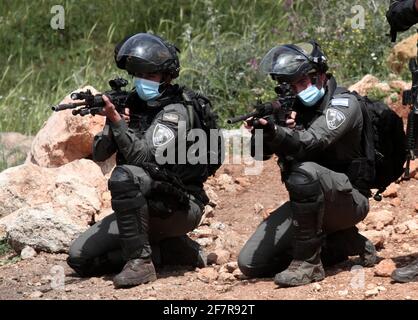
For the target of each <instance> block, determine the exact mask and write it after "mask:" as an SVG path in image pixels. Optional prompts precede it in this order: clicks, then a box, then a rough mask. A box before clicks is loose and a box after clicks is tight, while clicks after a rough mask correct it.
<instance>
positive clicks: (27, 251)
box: [20, 246, 36, 260]
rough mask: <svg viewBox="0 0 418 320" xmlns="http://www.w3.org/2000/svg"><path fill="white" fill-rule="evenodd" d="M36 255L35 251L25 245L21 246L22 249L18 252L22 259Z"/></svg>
mask: <svg viewBox="0 0 418 320" xmlns="http://www.w3.org/2000/svg"><path fill="white" fill-rule="evenodd" d="M35 256H36V251H35V250H34V249H33V248H32V247H29V246H26V247H24V248H23V250H22V251H21V252H20V257H21V258H22V260H28V259H32V258H34V257H35Z"/></svg>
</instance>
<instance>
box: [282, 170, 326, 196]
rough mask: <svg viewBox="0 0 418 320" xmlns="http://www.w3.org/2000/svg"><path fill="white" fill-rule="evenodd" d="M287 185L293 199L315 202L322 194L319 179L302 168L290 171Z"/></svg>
mask: <svg viewBox="0 0 418 320" xmlns="http://www.w3.org/2000/svg"><path fill="white" fill-rule="evenodd" d="M285 185H286V188H287V190H288V191H289V196H290V200H291V201H295V202H301V203H304V202H315V201H317V199H318V198H319V197H320V196H321V195H322V189H321V184H320V183H319V180H318V179H317V178H315V177H313V176H312V174H310V173H309V172H307V171H305V170H303V169H300V168H298V169H296V170H294V171H293V172H291V173H290V175H289V177H288V178H287V180H286V181H285Z"/></svg>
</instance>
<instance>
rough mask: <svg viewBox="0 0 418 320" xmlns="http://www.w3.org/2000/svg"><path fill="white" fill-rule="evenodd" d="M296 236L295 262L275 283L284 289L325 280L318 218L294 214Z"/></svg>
mask: <svg viewBox="0 0 418 320" xmlns="http://www.w3.org/2000/svg"><path fill="white" fill-rule="evenodd" d="M293 220H294V226H295V235H294V240H293V260H292V262H291V263H290V266H289V267H288V268H287V269H286V270H284V271H282V272H280V273H278V274H277V275H276V276H275V278H274V283H276V284H277V285H279V286H282V287H295V286H301V285H305V284H308V283H311V282H315V281H321V280H323V279H324V278H325V271H324V268H323V266H322V262H321V242H322V241H321V238H320V237H319V236H318V234H317V231H316V230H317V217H316V215H315V214H312V213H308V212H305V213H295V212H294V214H293Z"/></svg>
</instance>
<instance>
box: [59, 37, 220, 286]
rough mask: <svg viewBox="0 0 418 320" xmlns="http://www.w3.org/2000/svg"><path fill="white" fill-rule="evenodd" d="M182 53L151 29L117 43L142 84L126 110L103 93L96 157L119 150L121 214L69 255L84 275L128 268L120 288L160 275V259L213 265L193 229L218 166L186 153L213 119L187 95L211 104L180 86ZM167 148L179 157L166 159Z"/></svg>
mask: <svg viewBox="0 0 418 320" xmlns="http://www.w3.org/2000/svg"><path fill="white" fill-rule="evenodd" d="M177 51H178V49H177V48H176V47H175V46H174V45H172V44H170V43H168V42H166V41H165V40H163V39H162V38H160V37H158V36H155V35H152V34H147V33H139V34H135V35H133V36H130V37H127V38H126V39H124V41H122V42H121V43H120V44H119V45H118V46H116V49H115V60H116V64H117V66H118V67H119V68H121V69H123V70H126V71H127V72H128V73H129V74H130V75H132V76H133V77H134V84H135V89H134V90H133V91H132V93H131V95H130V96H129V98H128V102H127V105H128V106H130V108H129V110H127V111H126V112H125V114H123V115H121V114H119V113H118V112H117V111H116V110H115V106H114V105H113V104H112V102H111V101H109V99H108V98H107V97H106V96H103V99H104V100H105V102H106V106H105V107H104V109H103V111H102V115H103V116H105V117H106V124H105V127H104V129H103V131H102V132H101V133H99V134H98V135H97V136H96V137H95V139H94V146H93V159H94V160H96V161H104V160H106V159H108V158H109V157H110V156H111V155H113V154H114V153H115V152H116V162H117V166H116V168H115V169H114V170H113V172H112V174H111V177H110V179H109V190H110V192H111V196H112V208H113V210H114V213H113V214H111V215H110V216H107V217H105V218H104V219H103V220H102V221H100V222H98V223H96V224H95V225H93V226H92V227H91V228H90V229H88V230H87V231H86V232H85V233H83V234H82V235H81V236H80V237H79V238H78V239H76V240H75V241H74V242H73V244H72V245H71V248H70V250H69V257H68V260H67V261H68V264H69V265H70V266H71V267H72V268H73V269H74V270H75V271H76V272H77V273H78V274H79V275H81V276H97V275H101V274H104V273H112V272H120V273H119V274H117V275H116V276H115V278H114V280H113V281H114V285H115V287H117V288H119V287H130V286H135V285H138V284H142V283H147V282H150V281H154V280H155V279H156V272H155V266H154V265H155V264H158V265H160V264H162V265H166V264H175V265H191V266H195V267H203V266H205V265H206V257H205V255H204V253H203V251H202V250H201V247H200V246H199V245H198V243H196V242H195V241H192V240H191V239H190V238H189V237H188V236H187V235H186V233H188V232H189V231H192V230H193V229H195V228H196V227H197V226H198V225H199V223H200V220H201V217H202V212H203V208H204V206H205V205H206V204H207V203H208V197H207V196H206V193H205V191H204V190H203V182H204V181H205V180H206V179H207V178H208V176H209V175H210V174H212V173H213V166H212V167H210V166H208V164H207V162H204V161H203V162H199V163H194V164H190V161H189V158H187V159H186V157H185V160H184V161H183V162H181V161H180V160H179V158H180V153H181V152H183V153H184V152H187V150H188V149H189V147H190V145H191V143H193V141H189V139H187V141H186V137H187V136H188V134H189V133H190V131H191V130H192V129H194V128H196V127H199V126H200V125H201V121H202V120H207V119H202V118H201V117H200V116H199V115H198V114H197V111H196V110H197V109H196V108H195V107H192V106H191V104H190V103H186V101H188V102H190V101H194V102H196V101H197V102H198V104H199V107H201V108H207V109H208V110H209V107H210V102H209V101H208V100H207V99H206V98H204V97H203V96H201V95H195V96H194V97H195V98H194V99H191V94H192V92H191V91H187V92H186V89H185V88H183V87H180V86H179V85H175V84H172V80H173V79H175V78H177V77H178V76H179V71H180V63H179V59H178V56H177ZM196 97H198V98H196ZM128 111H129V112H128ZM207 114H211V113H210V112H207ZM213 119H214V118H213V117H212V120H213ZM182 128H183V129H182ZM181 139H182V141H184V145H185V149H184V150H179V148H180V145H181V143H180V142H179V140H181ZM219 152H220V150H219ZM166 153H167V154H174V155H175V157H174V161H171V162H170V161H166V163H164V162H161V161H160V158H162V157H163V155H164V154H166ZM212 162H213V161H212ZM214 165H215V167H216V166H219V165H220V163H219V164H214ZM122 268H123V270H122V271H121V269H122Z"/></svg>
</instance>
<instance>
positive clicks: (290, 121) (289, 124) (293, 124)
mask: <svg viewBox="0 0 418 320" xmlns="http://www.w3.org/2000/svg"><path fill="white" fill-rule="evenodd" d="M295 119H296V111H292V112H291V113H290V116H289V118H287V120H286V126H287V127H288V128H291V129H293V128H294V127H296V120H295Z"/></svg>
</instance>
